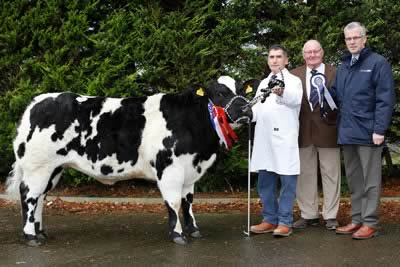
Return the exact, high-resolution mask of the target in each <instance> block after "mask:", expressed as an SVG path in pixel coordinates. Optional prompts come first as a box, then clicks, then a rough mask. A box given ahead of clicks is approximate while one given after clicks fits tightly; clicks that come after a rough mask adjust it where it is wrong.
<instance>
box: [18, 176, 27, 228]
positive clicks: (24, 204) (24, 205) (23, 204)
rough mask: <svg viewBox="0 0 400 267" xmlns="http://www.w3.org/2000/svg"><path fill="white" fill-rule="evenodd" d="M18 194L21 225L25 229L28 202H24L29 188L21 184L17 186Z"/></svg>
mask: <svg viewBox="0 0 400 267" xmlns="http://www.w3.org/2000/svg"><path fill="white" fill-rule="evenodd" d="M19 193H20V194H21V208H22V225H23V227H25V225H26V223H27V220H28V210H29V207H28V202H27V201H26V198H27V195H28V193H29V187H28V186H27V185H25V183H24V182H21V184H20V185H19Z"/></svg>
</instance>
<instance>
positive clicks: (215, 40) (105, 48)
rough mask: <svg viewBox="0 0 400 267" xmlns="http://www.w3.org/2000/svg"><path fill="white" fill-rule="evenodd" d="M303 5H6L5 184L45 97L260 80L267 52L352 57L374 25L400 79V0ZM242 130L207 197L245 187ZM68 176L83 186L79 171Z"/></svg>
mask: <svg viewBox="0 0 400 267" xmlns="http://www.w3.org/2000/svg"><path fill="white" fill-rule="evenodd" d="M303 2H304V1H290V0H289V1H275V0H274V1H273V0H269V1H266V0H256V1H238V0H231V1H221V0H220V1H218V0H212V1H199V0H193V1H183V0H181V1H179V0H176V1H173V0H169V1H138V0H133V1H129V0H125V1H112V0H97V1H94V0H71V1H67V0H46V1H40V0H18V1H9V0H4V1H1V3H0V177H3V179H4V177H5V176H6V174H7V173H8V171H9V170H10V167H11V164H12V162H13V160H14V156H13V153H12V139H13V137H14V135H15V128H16V125H17V123H18V120H19V117H20V116H21V114H22V112H23V110H24V108H25V107H26V105H27V104H28V103H29V102H30V101H31V99H32V98H33V97H34V96H35V95H38V94H40V93H46V92H60V91H72V92H76V93H81V94H86V95H102V96H113V97H127V96H139V95H148V94H153V93H156V92H178V91H181V90H184V89H185V88H187V87H188V86H189V85H191V84H201V85H206V84H207V83H208V82H210V81H212V80H214V79H216V78H217V77H218V76H220V75H225V74H228V75H231V76H233V77H234V78H236V79H238V80H241V81H243V80H246V79H249V78H262V77H264V76H265V75H266V74H267V73H266V72H267V70H266V59H265V56H264V55H263V54H264V53H265V52H266V49H267V47H268V46H269V45H271V44H273V43H282V44H283V45H285V46H286V47H287V48H288V49H289V51H290V54H291V58H290V67H295V66H297V65H299V64H301V63H302V56H301V48H302V45H303V43H304V42H305V41H306V40H307V39H310V38H316V39H318V40H320V41H321V43H322V44H323V46H324V48H325V55H326V59H327V61H328V62H330V63H338V62H339V58H340V56H341V54H342V52H343V51H344V50H345V45H344V41H343V34H342V29H343V26H344V25H346V24H347V23H348V22H350V21H353V20H358V21H361V22H363V23H364V24H365V25H366V26H367V28H368V29H369V39H368V43H369V45H371V46H372V48H373V49H374V50H376V51H377V52H380V53H382V54H384V55H385V56H386V57H387V58H388V59H389V61H390V62H391V63H392V67H393V69H394V71H395V77H396V80H397V81H398V80H399V78H400V74H399V62H400V60H399V59H400V55H399V53H400V49H399V44H400V29H399V26H398V25H399V23H398V22H397V20H398V17H399V15H400V4H398V3H397V1H395V0H378V1H368V0H362V1H361V0H359V1H357V0H354V1H347V0H346V1H345V0H342V1H333V0H326V1H307V2H308V3H303ZM396 84H398V83H396ZM242 130H243V132H242V133H239V134H240V136H241V142H240V143H239V144H238V145H237V147H235V149H234V150H233V151H231V152H229V153H226V152H225V151H223V150H222V151H220V152H219V153H220V154H221V155H220V156H221V157H222V158H223V159H224V161H223V162H224V163H221V162H220V163H219V164H217V165H215V166H214V167H213V168H212V169H211V170H210V172H209V173H208V176H207V177H206V178H205V179H204V182H203V183H201V184H200V188H199V189H200V190H213V189H215V188H218V187H219V189H220V187H226V186H227V185H229V184H232V185H233V187H235V185H237V184H240V183H241V182H240V181H243V180H244V179H242V180H240V179H241V178H243V177H245V176H246V173H247V148H246V145H247V142H246V138H247V135H246V133H247V132H246V131H245V129H242ZM390 135H391V138H392V140H394V141H397V140H398V138H397V137H398V136H399V135H400V132H399V116H398V114H397V113H396V114H395V117H394V123H393V126H392V128H391V133H390ZM221 176H223V177H224V178H225V179H223V178H221ZM67 178H68V179H71V182H73V183H79V182H78V181H81V180H78V178H79V176H78V174H76V173H73V172H70V173H69V175H67ZM0 179H1V178H0Z"/></svg>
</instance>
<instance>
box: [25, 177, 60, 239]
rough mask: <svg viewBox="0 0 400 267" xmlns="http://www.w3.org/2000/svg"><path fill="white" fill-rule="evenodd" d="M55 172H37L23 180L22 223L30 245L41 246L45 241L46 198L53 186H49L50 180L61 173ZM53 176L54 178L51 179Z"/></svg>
mask: <svg viewBox="0 0 400 267" xmlns="http://www.w3.org/2000/svg"><path fill="white" fill-rule="evenodd" d="M60 172H61V171H60ZM26 173H29V172H26ZM39 173H40V174H41V175H39ZM58 173H59V172H58ZM53 174H54V172H53V173H48V172H45V171H42V172H35V175H32V176H30V177H24V178H23V180H22V181H21V184H20V194H21V207H22V224H23V232H24V237H25V239H26V241H27V245H29V246H39V245H41V244H43V242H44V239H45V234H44V231H43V224H42V211H43V202H44V198H45V195H46V191H48V190H49V189H50V188H51V187H49V188H48V186H49V181H50V180H53V181H54V180H56V179H59V176H60V175H61V174H54V175H53ZM51 177H53V178H54V179H51Z"/></svg>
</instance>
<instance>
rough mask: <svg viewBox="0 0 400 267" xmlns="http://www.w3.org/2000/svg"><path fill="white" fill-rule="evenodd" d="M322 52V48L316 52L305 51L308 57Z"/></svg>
mask: <svg viewBox="0 0 400 267" xmlns="http://www.w3.org/2000/svg"><path fill="white" fill-rule="evenodd" d="M321 50H322V48H320V49H316V50H307V51H304V54H306V55H311V54H314V55H316V54H318V53H319V52H321Z"/></svg>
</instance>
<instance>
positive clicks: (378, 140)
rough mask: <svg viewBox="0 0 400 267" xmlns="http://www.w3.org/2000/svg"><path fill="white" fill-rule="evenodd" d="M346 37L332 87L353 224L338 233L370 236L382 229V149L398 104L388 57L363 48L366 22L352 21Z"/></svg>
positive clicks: (365, 38)
mask: <svg viewBox="0 0 400 267" xmlns="http://www.w3.org/2000/svg"><path fill="white" fill-rule="evenodd" d="M344 36H345V38H344V39H345V42H346V46H347V49H348V50H349V53H348V54H347V55H345V56H344V57H343V59H342V64H341V65H340V66H339V68H338V70H337V73H336V78H335V82H334V85H333V89H334V90H335V91H336V92H337V100H338V105H339V110H340V111H339V116H338V127H337V128H338V144H340V145H342V147H343V156H344V164H345V169H346V176H347V181H348V185H349V189H350V192H351V223H350V224H348V225H346V226H343V227H339V228H337V229H336V233H337V234H352V237H353V238H354V239H368V238H371V237H374V236H376V235H377V233H378V231H377V228H378V208H379V199H380V189H381V180H382V173H381V168H382V160H381V154H382V149H383V147H382V146H383V144H384V141H385V132H386V130H387V129H388V127H389V125H390V121H391V117H392V112H393V108H394V104H395V94H394V81H393V74H392V70H391V66H390V65H389V63H388V62H387V61H386V59H385V58H384V57H382V56H381V55H379V54H377V53H374V52H372V51H371V49H370V48H367V47H365V43H366V41H367V36H366V28H365V27H364V26H363V25H362V24H360V23H359V22H351V23H349V24H348V25H347V26H346V27H345V28H344Z"/></svg>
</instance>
